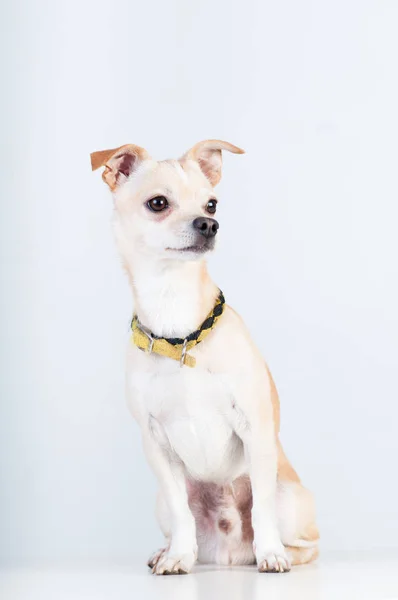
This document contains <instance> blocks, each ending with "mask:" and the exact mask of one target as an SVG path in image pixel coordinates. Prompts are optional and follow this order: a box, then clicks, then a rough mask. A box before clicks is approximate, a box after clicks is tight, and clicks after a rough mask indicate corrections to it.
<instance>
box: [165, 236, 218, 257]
mask: <svg viewBox="0 0 398 600" xmlns="http://www.w3.org/2000/svg"><path fill="white" fill-rule="evenodd" d="M213 248H214V239H210V240H206V241H204V243H197V244H192V246H185V247H184V248H166V250H169V251H172V252H181V253H182V254H186V253H189V252H191V253H193V254H204V253H205V252H208V251H209V250H213Z"/></svg>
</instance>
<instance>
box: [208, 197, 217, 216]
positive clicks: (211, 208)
mask: <svg viewBox="0 0 398 600" xmlns="http://www.w3.org/2000/svg"><path fill="white" fill-rule="evenodd" d="M216 210H217V200H216V199H215V198H212V199H211V200H209V201H208V203H207V205H206V211H207V212H208V213H210V214H211V215H214V213H215V212H216Z"/></svg>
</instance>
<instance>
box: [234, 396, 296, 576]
mask: <svg viewBox="0 0 398 600" xmlns="http://www.w3.org/2000/svg"><path fill="white" fill-rule="evenodd" d="M251 400H253V401H252V402H251V401H249V403H247V402H245V403H244V405H242V407H241V408H238V407H237V406H236V411H237V412H238V420H237V423H238V427H237V430H236V433H237V434H238V435H239V437H240V438H241V439H242V442H243V445H244V451H245V456H246V460H247V466H248V472H249V477H250V481H251V486H252V494H253V508H252V525H253V530H254V552H255V555H256V560H257V566H258V570H259V571H261V572H273V573H274V572H280V573H283V572H284V571H289V570H290V564H289V560H288V557H287V555H286V552H285V548H284V546H283V544H282V542H281V539H280V535H279V531H278V527H277V519H276V506H275V504H276V482H277V481H276V478H277V449H276V440H275V429H274V422H273V414H272V407H271V404H270V400H269V399H268V398H267V397H265V395H264V394H258V395H257V397H256V398H252V399H251ZM245 409H246V410H245Z"/></svg>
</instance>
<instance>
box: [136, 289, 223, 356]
mask: <svg viewBox="0 0 398 600" xmlns="http://www.w3.org/2000/svg"><path fill="white" fill-rule="evenodd" d="M224 306H225V298H224V294H223V293H222V291H221V290H220V293H219V295H218V298H217V301H216V304H215V306H214V308H213V310H212V311H211V313H210V314H209V315H208V316H207V317H206V319H205V320H204V321H203V323H202V325H201V326H200V327H199V329H196V330H195V331H193V332H192V333H190V334H189V335H188V336H187V337H186V338H165V337H163V336H158V335H155V334H154V333H151V334H150V335H151V336H152V338H153V339H154V340H166V342H168V343H169V344H171V345H172V346H178V345H179V344H184V342H192V341H194V340H195V341H196V342H197V343H198V344H200V342H201V340H200V339H199V336H200V334H201V333H202V331H205V330H206V329H211V328H212V327H213V323H214V319H215V318H216V317H219V316H220V315H222V313H223V311H224ZM134 319H135V317H133V321H134ZM133 321H132V322H131V325H132V324H133Z"/></svg>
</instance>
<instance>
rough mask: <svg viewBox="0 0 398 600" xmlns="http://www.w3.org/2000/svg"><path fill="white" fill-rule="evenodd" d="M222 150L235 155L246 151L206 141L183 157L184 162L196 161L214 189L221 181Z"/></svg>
mask: <svg viewBox="0 0 398 600" xmlns="http://www.w3.org/2000/svg"><path fill="white" fill-rule="evenodd" d="M222 150H228V152H233V153H234V154H244V153H245V151H244V150H242V148H238V146H234V145H233V144H230V143H229V142H223V141H222V140H204V141H203V142H198V143H197V144H195V146H193V147H192V148H191V149H190V150H188V152H186V153H185V154H184V156H183V157H182V158H183V160H195V161H197V162H198V163H199V166H200V168H201V169H202V171H203V173H204V174H205V175H206V177H207V179H208V180H209V181H210V183H211V185H212V186H213V187H214V186H216V185H217V183H218V182H219V181H220V179H221V167H222V156H221V152H222Z"/></svg>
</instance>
